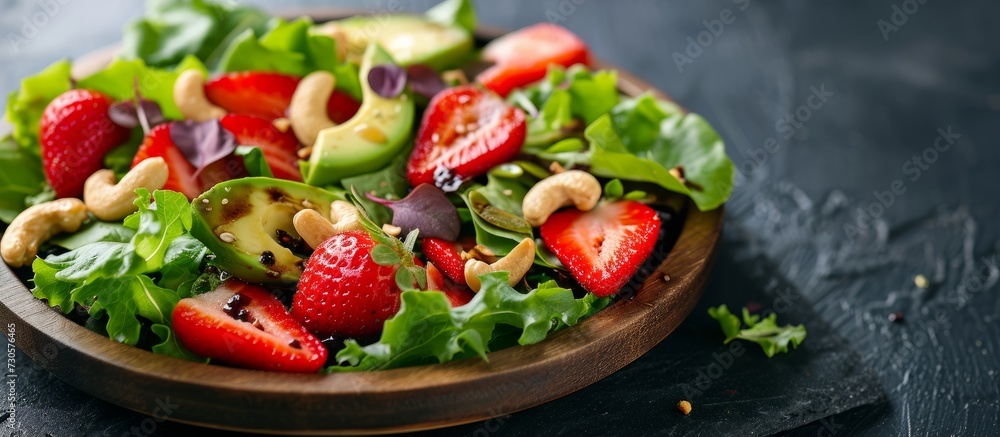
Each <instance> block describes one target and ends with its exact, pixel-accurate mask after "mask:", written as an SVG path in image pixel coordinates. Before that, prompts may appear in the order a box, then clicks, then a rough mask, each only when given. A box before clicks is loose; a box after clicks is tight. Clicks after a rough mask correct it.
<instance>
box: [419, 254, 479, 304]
mask: <svg viewBox="0 0 1000 437" xmlns="http://www.w3.org/2000/svg"><path fill="white" fill-rule="evenodd" d="M427 291H440V292H442V293H444V295H445V296H446V297H447V298H448V302H449V303H451V306H452V308H457V307H460V306H462V305H465V304H467V303H469V301H471V300H472V298H473V297H475V296H476V293H475V292H473V291H472V289H470V288H469V287H466V286H465V285H461V284H456V283H455V282H454V281H452V280H451V279H449V278H447V277H445V276H444V275H443V274H441V271H440V270H438V268H437V267H436V266H434V263H433V262H428V263H427Z"/></svg>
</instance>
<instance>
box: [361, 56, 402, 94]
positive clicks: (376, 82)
mask: <svg viewBox="0 0 1000 437" xmlns="http://www.w3.org/2000/svg"><path fill="white" fill-rule="evenodd" d="M368 84H369V85H371V87H372V90H373V91H375V94H378V95H380V96H382V97H385V98H387V99H394V98H396V97H398V96H399V95H400V94H402V93H403V89H404V88H406V70H403V69H402V68H401V67H400V66H398V65H393V64H382V65H376V66H375V67H372V69H371V70H370V71H369V72H368Z"/></svg>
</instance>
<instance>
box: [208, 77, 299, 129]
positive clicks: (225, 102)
mask: <svg viewBox="0 0 1000 437" xmlns="http://www.w3.org/2000/svg"><path fill="white" fill-rule="evenodd" d="M297 86H299V78H298V77H297V76H291V75H287V74H279V73H266V72H261V71H245V72H239V73H226V74H224V75H222V76H219V77H217V78H215V79H213V80H211V81H209V82H208V83H207V84H205V95H206V96H207V97H208V99H209V100H211V101H212V103H215V104H216V105H218V106H220V107H222V108H223V109H225V110H226V111H229V112H231V113H233V114H241V115H253V116H256V117H261V118H265V119H267V120H274V119H276V118H280V117H284V116H285V110H286V109H288V105H289V104H290V103H291V102H292V95H293V94H295V88H296V87H297Z"/></svg>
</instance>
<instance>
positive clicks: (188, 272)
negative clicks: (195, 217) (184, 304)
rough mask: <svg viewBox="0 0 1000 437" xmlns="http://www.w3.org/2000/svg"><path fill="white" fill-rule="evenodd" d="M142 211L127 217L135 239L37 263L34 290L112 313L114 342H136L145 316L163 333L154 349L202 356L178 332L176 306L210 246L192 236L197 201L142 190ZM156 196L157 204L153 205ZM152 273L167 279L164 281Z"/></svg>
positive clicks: (93, 311) (98, 314) (98, 313)
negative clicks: (184, 344)
mask: <svg viewBox="0 0 1000 437" xmlns="http://www.w3.org/2000/svg"><path fill="white" fill-rule="evenodd" d="M137 193H138V194H139V199H138V200H137V201H136V204H137V205H138V206H139V212H137V213H135V214H133V215H131V216H129V217H128V218H127V219H126V228H127V229H135V230H136V231H135V235H133V236H132V237H131V239H130V240H129V241H128V242H113V241H100V242H96V243H90V244H86V245H84V246H81V247H79V248H77V249H74V250H71V251H69V252H67V253H64V254H62V255H57V256H51V257H49V258H46V259H42V258H37V259H35V262H34V263H33V264H32V269H33V270H34V272H35V277H34V283H35V288H34V289H32V294H33V295H34V296H35V297H37V298H39V299H44V300H47V301H48V303H49V305H50V306H53V307H59V308H60V309H61V310H62V312H63V313H69V312H70V311H72V310H73V308H74V306H75V305H81V306H83V307H85V308H89V312H90V315H91V317H93V318H95V319H97V318H102V317H103V316H104V315H107V318H108V322H107V326H106V327H105V329H106V330H107V333H108V336H109V337H111V338H112V339H113V340H115V341H118V342H121V343H125V344H128V345H135V344H137V343H138V342H139V339H140V336H141V331H142V329H143V326H144V324H143V321H144V320H148V321H149V322H151V324H150V325H149V329H150V330H151V331H152V332H153V333H154V334H155V335H156V336H158V337H159V338H160V341H161V342H160V343H159V344H157V345H155V346H153V351H154V352H156V353H161V354H165V355H170V356H174V357H177V358H182V359H198V357H196V356H194V355H193V354H191V353H190V352H188V351H187V350H186V349H184V348H183V347H182V346H181V345H180V344H179V343H178V342H177V340H176V338H175V337H174V336H173V333H172V330H171V328H170V323H171V322H170V321H171V319H170V317H171V314H172V312H173V308H174V305H176V304H177V302H178V301H179V300H180V299H181V298H183V297H186V295H185V294H183V293H179V292H177V291H175V289H185V288H186V289H188V290H190V287H184V285H185V284H191V283H194V282H195V280H196V279H197V278H198V276H199V270H200V269H199V267H200V265H201V263H202V261H203V260H204V258H205V257H206V256H207V255H208V249H206V248H205V246H204V245H202V244H201V242H199V241H198V240H196V239H195V238H193V237H191V236H190V235H188V234H187V232H188V231H189V230H190V227H191V205H190V204H189V203H188V202H187V198H186V197H184V195H183V194H180V193H175V192H172V191H156V192H154V193H153V194H152V195H150V194H149V192H148V191H146V190H144V189H140V190H137ZM153 200H155V203H153V204H151V203H150V202H151V201H153ZM152 274H157V276H159V277H160V279H159V283H156V281H154V279H153V277H152V276H150V275H152Z"/></svg>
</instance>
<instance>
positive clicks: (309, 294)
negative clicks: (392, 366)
mask: <svg viewBox="0 0 1000 437" xmlns="http://www.w3.org/2000/svg"><path fill="white" fill-rule="evenodd" d="M375 245H376V242H375V241H374V240H373V239H372V237H371V236H370V235H369V234H368V233H366V232H363V231H349V232H344V233H342V234H338V235H335V236H333V237H331V238H330V239H329V240H326V241H325V242H323V243H322V244H320V245H319V247H317V248H316V251H315V252H313V254H312V256H311V257H309V261H307V262H306V267H305V270H304V271H303V272H302V277H301V278H300V279H299V286H298V292H297V293H296V294H295V299H294V300H293V301H292V316H293V317H295V319H296V320H298V321H299V322H301V323H302V325H304V326H305V327H306V328H308V329H309V331H311V332H313V333H314V334H316V335H318V336H320V337H324V338H325V337H329V336H332V335H337V336H340V337H348V338H362V339H366V338H372V337H375V336H377V335H378V334H379V333H380V332H381V331H382V324H383V323H384V322H385V321H386V319H389V318H390V317H392V316H394V315H396V313H397V312H398V311H399V306H400V290H399V287H398V286H397V285H396V280H395V277H396V271H397V270H398V269H399V268H400V267H399V266H397V265H379V264H377V263H375V260H374V259H373V258H372V254H371V252H372V248H373V247H375ZM414 263H416V261H414Z"/></svg>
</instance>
